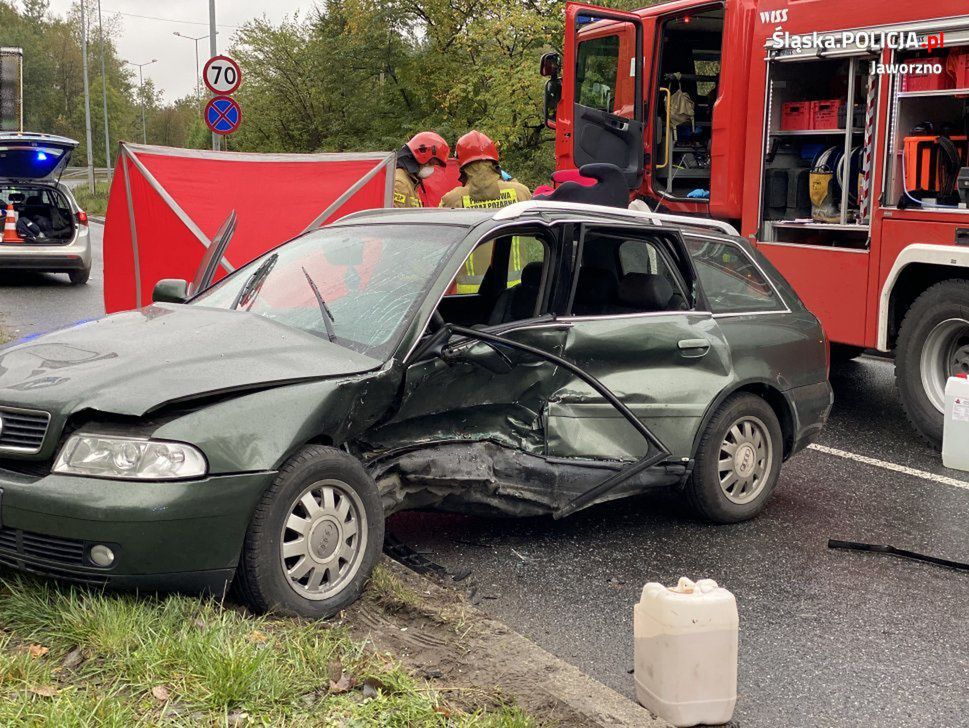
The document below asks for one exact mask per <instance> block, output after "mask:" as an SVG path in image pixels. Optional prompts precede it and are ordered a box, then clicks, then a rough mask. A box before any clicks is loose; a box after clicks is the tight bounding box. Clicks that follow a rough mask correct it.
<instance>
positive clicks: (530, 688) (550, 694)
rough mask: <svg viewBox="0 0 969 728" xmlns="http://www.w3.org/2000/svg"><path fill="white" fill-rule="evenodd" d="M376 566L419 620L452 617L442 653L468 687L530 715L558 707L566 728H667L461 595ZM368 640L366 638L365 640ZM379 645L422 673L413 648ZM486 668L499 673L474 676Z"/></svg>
mask: <svg viewBox="0 0 969 728" xmlns="http://www.w3.org/2000/svg"><path fill="white" fill-rule="evenodd" d="M381 563H382V564H383V566H384V567H385V568H386V569H387V570H389V571H390V572H391V573H392V574H393V575H394V576H395V577H396V578H397V579H398V580H399V581H400V582H402V583H403V584H404V585H405V586H406V587H408V588H409V589H411V590H413V591H414V592H416V593H417V594H419V595H421V596H423V597H426V599H423V600H422V603H421V606H420V613H421V616H422V617H425V618H430V619H432V620H436V621H437V622H438V623H439V624H448V623H453V622H454V621H455V616H457V617H458V620H459V623H460V627H461V629H460V634H458V633H457V632H455V633H453V634H454V637H453V640H448V642H449V643H450V644H448V649H449V652H451V653H453V655H452V656H453V658H454V659H455V660H460V662H461V666H460V667H461V669H460V670H459V672H461V673H462V674H463V675H464V676H466V678H467V679H469V680H471V681H472V682H474V683H476V684H478V685H481V686H482V687H486V688H489V689H490V688H497V689H498V690H500V691H501V692H502V693H505V694H508V695H511V696H514V697H515V699H516V701H517V702H518V704H519V705H521V706H522V707H523V708H525V709H526V710H529V709H530V708H531V709H532V711H533V712H535V711H536V706H541V705H543V704H544V705H545V706H550V705H557V706H560V709H559V711H558V712H561V710H562V709H564V712H566V713H568V714H569V716H568V723H567V724H568V725H571V726H579V725H584V726H590V727H592V726H601V727H603V728H616V726H642V727H643V728H672V726H671V725H670V724H669V723H667V722H666V721H663V720H660V719H659V718H656V717H655V716H653V715H652V714H651V713H650V712H649V711H647V710H646V709H645V708H643V707H641V706H640V705H639V704H638V703H635V702H633V701H632V700H630V699H629V698H627V697H625V696H624V695H620V694H619V693H617V692H616V691H615V690H613V689H612V688H609V687H607V686H605V685H603V684H602V683H600V682H599V681H598V680H595V679H594V678H592V677H590V676H589V675H587V674H585V673H584V672H582V671H581V670H579V669H578V668H577V667H575V666H574V665H571V664H569V663H567V662H565V661H564V660H561V659H559V658H558V657H556V656H555V655H553V654H551V653H550V652H548V651H547V650H545V649H543V648H542V647H539V646H538V645H537V644H535V643H534V642H532V641H531V640H530V639H528V638H527V637H525V636H523V635H521V634H519V633H518V632H516V631H514V630H513V629H511V628H510V627H508V626H507V625H505V624H503V623H502V622H499V621H498V620H496V619H493V618H492V617H490V616H488V615H486V614H485V613H484V612H482V611H480V610H479V609H477V608H475V607H474V606H472V605H471V604H469V603H468V601H467V599H466V598H465V597H464V595H463V594H461V593H459V592H457V591H454V590H451V589H448V588H446V587H443V586H440V585H438V584H436V583H434V582H433V581H431V580H429V579H427V578H426V577H424V576H421V575H420V574H417V573H415V572H413V571H411V570H409V569H407V568H406V567H405V566H402V565H401V564H398V563H397V562H395V561H391V560H390V559H388V558H387V557H383V558H382V561H381ZM424 621H425V622H426V621H427V620H426V619H425V620H424ZM421 628H423V625H421ZM391 633H392V631H391ZM384 634H386V630H385V631H384ZM374 636H375V635H373V634H371V635H370V637H371V639H373V638H374ZM378 639H379V638H378ZM385 639H386V642H385V644H382V645H381V644H378V647H381V648H390V649H392V650H393V651H394V652H395V654H396V655H397V657H398V659H401V660H403V661H405V663H406V662H408V661H409V662H411V663H412V665H411V666H413V667H417V668H418V669H420V668H423V667H426V664H422V661H421V650H420V645H419V644H417V645H416V646H415V645H414V644H410V645H407V644H403V645H402V644H400V643H398V644H393V642H394V641H395V638H394V637H393V636H390V637H389V638H385ZM408 646H409V647H410V648H411V651H410V654H408V649H407V648H408ZM489 663H492V664H493V663H498V664H501V666H502V667H501V670H500V673H499V674H497V675H496V674H494V673H493V672H490V673H486V672H483V671H482V672H481V674H476V668H480V665H481V664H489ZM536 693H540V694H539V695H536ZM538 710H541V708H538ZM555 712H557V711H555V710H553V711H552V713H553V715H552V716H551V717H552V722H553V724H557V723H559V722H560V721H559V720H556V718H557V717H558V716H556V715H555ZM536 717H537V716H536Z"/></svg>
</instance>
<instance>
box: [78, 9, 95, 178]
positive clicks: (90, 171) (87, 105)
mask: <svg viewBox="0 0 969 728" xmlns="http://www.w3.org/2000/svg"><path fill="white" fill-rule="evenodd" d="M84 2H85V0H81V65H82V66H83V68H84V133H85V140H86V142H87V183H88V186H89V187H90V188H91V192H92V193H93V192H94V150H93V149H91V147H92V146H93V144H94V143H93V142H92V141H91V87H90V85H89V83H88V74H87V18H86V17H85V13H84Z"/></svg>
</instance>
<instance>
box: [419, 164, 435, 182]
mask: <svg viewBox="0 0 969 728" xmlns="http://www.w3.org/2000/svg"><path fill="white" fill-rule="evenodd" d="M432 174H434V165H432V164H425V165H424V166H423V167H421V168H420V169H419V170H417V176H418V177H420V178H421V179H427V178H428V177H430V176H431V175H432Z"/></svg>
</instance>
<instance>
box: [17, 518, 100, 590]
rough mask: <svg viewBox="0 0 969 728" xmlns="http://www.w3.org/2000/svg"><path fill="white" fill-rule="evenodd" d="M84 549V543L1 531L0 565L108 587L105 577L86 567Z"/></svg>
mask: <svg viewBox="0 0 969 728" xmlns="http://www.w3.org/2000/svg"><path fill="white" fill-rule="evenodd" d="M85 548H86V544H85V543H84V542H83V541H75V540H73V539H69V538H56V537H54V536H44V535H43V534H39V533H31V532H30V531H21V530H19V529H14V528H0V565H4V566H9V567H11V568H14V569H17V570H19V571H28V572H31V573H34V574H42V575H44V576H52V577H54V578H57V579H67V580H69V581H73V582H77V583H81V584H91V585H96V586H103V585H105V584H107V583H108V577H107V576H105V575H101V574H97V573H94V571H93V570H92V569H91V567H89V566H87V565H86V564H85V562H84V550H85ZM78 567H81V568H80V569H79V568H78Z"/></svg>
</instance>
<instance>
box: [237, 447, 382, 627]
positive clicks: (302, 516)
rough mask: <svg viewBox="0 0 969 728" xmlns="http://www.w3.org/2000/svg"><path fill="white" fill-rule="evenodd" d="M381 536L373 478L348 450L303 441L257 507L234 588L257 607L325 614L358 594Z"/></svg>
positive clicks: (379, 507)
mask: <svg viewBox="0 0 969 728" xmlns="http://www.w3.org/2000/svg"><path fill="white" fill-rule="evenodd" d="M290 526H295V528H291V527H290ZM383 542H384V511H383V506H382V504H381V501H380V493H379V491H378V490H377V485H376V483H374V481H373V478H371V477H370V476H369V475H368V474H367V471H366V470H364V468H363V466H362V465H361V464H360V462H359V461H357V460H356V459H355V458H353V457H351V456H349V455H347V454H346V453H343V452H341V451H339V450H337V449H335V448H332V447H324V446H322V445H307V446H305V447H303V448H302V449H300V450H299V451H298V452H297V453H296V454H295V455H293V456H292V457H291V458H289V460H287V461H286V462H285V463H284V464H283V466H282V467H281V468H280V470H279V473H278V474H277V475H276V477H275V478H274V479H273V482H272V485H270V486H269V488H268V489H267V490H266V493H265V494H264V495H263V497H262V499H261V500H260V502H259V504H258V505H257V506H256V510H255V513H254V515H253V517H252V521H251V523H250V524H249V529H248V531H247V532H246V536H245V541H244V543H243V548H242V557H241V559H240V563H239V568H238V571H237V573H236V584H235V587H236V591H237V593H238V594H239V596H241V597H242V599H243V601H244V602H245V603H246V604H247V605H248V606H249V607H250V608H251V609H252V610H253V611H256V612H260V613H261V612H276V613H279V614H285V615H290V616H298V617H309V618H311V619H321V618H324V617H329V616H332V615H334V614H336V613H337V612H339V611H340V610H341V609H344V608H346V607H347V606H348V605H349V604H351V603H352V602H354V601H355V600H356V599H357V598H358V597H359V596H360V593H361V592H362V591H363V588H364V585H365V584H366V582H367V580H368V579H369V578H370V574H371V572H372V571H373V568H374V565H375V564H376V563H377V558H378V557H379V556H380V552H381V550H382V548H383Z"/></svg>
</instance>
